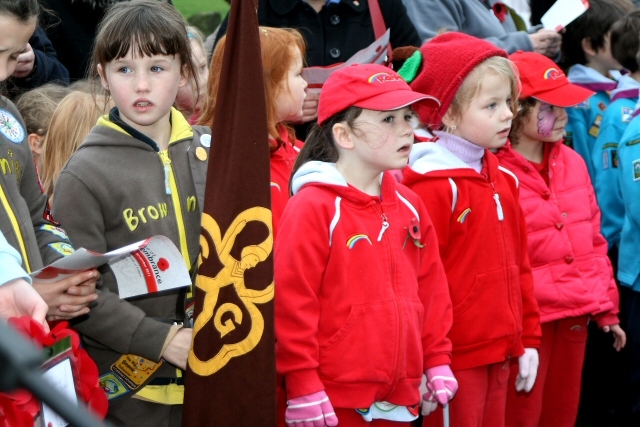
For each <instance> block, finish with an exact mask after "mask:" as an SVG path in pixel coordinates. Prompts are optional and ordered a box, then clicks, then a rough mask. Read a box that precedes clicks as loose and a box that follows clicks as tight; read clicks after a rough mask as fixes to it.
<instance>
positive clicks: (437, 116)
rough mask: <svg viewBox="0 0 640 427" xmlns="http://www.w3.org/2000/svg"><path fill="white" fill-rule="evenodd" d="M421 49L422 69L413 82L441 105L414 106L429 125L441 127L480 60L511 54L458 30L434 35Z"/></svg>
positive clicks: (416, 88) (413, 87)
mask: <svg viewBox="0 0 640 427" xmlns="http://www.w3.org/2000/svg"><path fill="white" fill-rule="evenodd" d="M420 53H421V54H422V69H421V70H420V71H419V73H418V75H417V76H416V78H415V80H413V81H412V82H411V84H410V86H411V89H413V90H415V91H416V92H420V93H424V94H428V95H431V96H433V97H435V98H437V99H439V100H440V107H438V108H430V107H429V106H427V105H417V104H416V105H415V106H414V109H415V110H416V112H417V113H418V116H419V117H420V120H421V121H422V123H424V124H425V125H427V126H430V127H440V125H441V124H442V117H443V116H444V115H445V114H446V112H447V110H448V109H449V106H450V105H451V102H452V101H453V98H454V97H455V95H456V92H458V89H459V88H460V86H461V85H462V82H463V81H464V79H465V78H466V77H467V76H468V75H469V73H471V71H472V70H473V69H474V68H475V67H476V66H477V65H478V64H480V63H481V62H482V61H484V60H485V59H488V58H490V57H492V56H502V57H505V58H507V57H508V55H507V52H505V51H504V50H502V49H500V48H498V47H496V46H494V45H493V44H491V43H489V42H487V41H484V40H482V39H478V38H476V37H472V36H469V35H466V34H463V33H456V32H450V33H444V34H441V35H439V36H436V37H434V38H433V39H431V40H429V41H428V42H426V43H425V44H423V45H422V47H421V48H420Z"/></svg>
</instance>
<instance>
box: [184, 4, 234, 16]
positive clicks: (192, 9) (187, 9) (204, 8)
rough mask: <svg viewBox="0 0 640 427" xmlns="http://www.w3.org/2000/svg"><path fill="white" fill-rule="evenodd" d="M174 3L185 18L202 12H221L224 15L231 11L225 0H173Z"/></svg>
mask: <svg viewBox="0 0 640 427" xmlns="http://www.w3.org/2000/svg"><path fill="white" fill-rule="evenodd" d="M173 4H174V5H175V6H176V8H177V9H178V10H179V11H180V13H182V16H184V17H185V18H189V17H190V16H191V15H193V14H194V13H200V12H220V13H221V14H222V17H224V16H225V15H226V14H227V12H228V11H229V4H228V3H227V2H226V1H224V0H173Z"/></svg>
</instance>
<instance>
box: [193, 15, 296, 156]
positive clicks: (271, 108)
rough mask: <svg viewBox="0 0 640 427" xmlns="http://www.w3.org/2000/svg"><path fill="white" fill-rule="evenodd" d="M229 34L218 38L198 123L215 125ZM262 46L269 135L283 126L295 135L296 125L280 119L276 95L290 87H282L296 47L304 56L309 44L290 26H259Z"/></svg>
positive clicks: (274, 133)
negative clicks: (217, 98)
mask: <svg viewBox="0 0 640 427" xmlns="http://www.w3.org/2000/svg"><path fill="white" fill-rule="evenodd" d="M225 42H226V36H223V37H222V38H221V39H220V41H219V42H218V44H217V46H216V48H215V50H214V51H213V57H212V58H211V67H210V68H209V80H208V82H207V95H208V96H207V97H206V99H205V102H204V106H203V108H202V114H201V116H200V119H199V123H200V124H203V125H207V126H210V127H211V128H213V126H214V123H213V117H214V113H215V109H216V94H217V93H218V86H219V84H220V71H221V69H222V58H223V56H224V46H225V44H226V43H225ZM260 46H261V48H262V49H261V50H262V70H263V75H264V87H265V99H266V103H267V128H268V130H269V135H271V136H272V137H274V138H275V139H279V135H280V132H279V130H280V129H281V128H282V127H284V128H285V129H286V130H287V132H288V133H289V137H290V139H292V138H294V133H293V128H292V127H291V126H290V125H288V124H285V123H278V122H277V121H276V120H277V114H276V113H277V106H276V99H277V96H278V95H279V93H280V91H281V90H287V91H288V90H289V88H287V87H283V83H284V82H285V80H286V78H287V72H288V71H289V68H291V66H292V64H293V62H294V60H295V56H294V54H295V51H294V47H297V48H298V49H300V54H301V55H303V57H304V52H305V50H306V46H305V43H304V39H303V38H302V35H301V34H300V33H299V32H298V31H296V30H293V29H289V28H271V27H260ZM272 148H275V147H272Z"/></svg>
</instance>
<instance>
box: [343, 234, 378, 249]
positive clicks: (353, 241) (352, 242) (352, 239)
mask: <svg viewBox="0 0 640 427" xmlns="http://www.w3.org/2000/svg"><path fill="white" fill-rule="evenodd" d="M360 240H366V241H367V242H369V244H370V245H372V243H371V240H369V236H367V235H366V234H354V235H353V236H351V237H349V238H348V239H347V247H348V248H349V249H353V247H354V246H355V245H356V243H357V242H359V241H360Z"/></svg>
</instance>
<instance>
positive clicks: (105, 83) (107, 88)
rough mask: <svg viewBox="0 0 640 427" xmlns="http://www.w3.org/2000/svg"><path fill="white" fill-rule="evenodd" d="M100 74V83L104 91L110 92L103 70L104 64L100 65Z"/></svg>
mask: <svg viewBox="0 0 640 427" xmlns="http://www.w3.org/2000/svg"><path fill="white" fill-rule="evenodd" d="M98 74H99V75H100V83H102V87H103V88H104V90H106V91H108V90H109V82H108V81H107V76H106V75H105V72H104V68H102V64H98Z"/></svg>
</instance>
